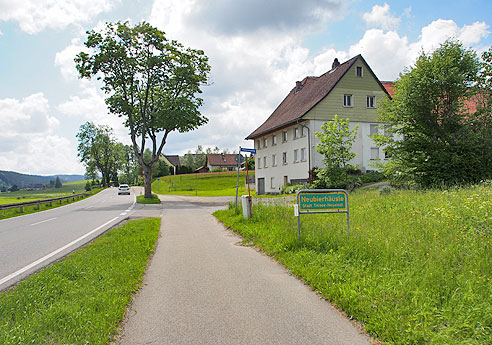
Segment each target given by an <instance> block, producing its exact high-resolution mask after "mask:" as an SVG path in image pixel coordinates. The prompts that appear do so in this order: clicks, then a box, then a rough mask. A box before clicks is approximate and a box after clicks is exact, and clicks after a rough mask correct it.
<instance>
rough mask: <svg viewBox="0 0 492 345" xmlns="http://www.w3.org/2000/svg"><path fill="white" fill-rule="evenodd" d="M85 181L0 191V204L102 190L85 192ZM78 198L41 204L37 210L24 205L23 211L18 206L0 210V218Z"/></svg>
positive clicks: (99, 189)
mask: <svg viewBox="0 0 492 345" xmlns="http://www.w3.org/2000/svg"><path fill="white" fill-rule="evenodd" d="M86 183H87V181H76V182H68V183H65V184H63V186H62V187H61V188H48V189H44V190H40V191H27V190H19V191H16V192H12V193H1V194H0V205H5V204H15V203H21V202H27V201H35V200H42V199H50V198H59V197H64V196H69V195H72V194H73V191H74V192H75V194H79V193H88V194H90V195H94V194H97V193H99V192H100V191H101V190H102V188H95V189H93V190H91V191H89V192H86V191H85V184H86ZM79 200H81V199H80V198H79V199H75V201H74V200H72V199H67V200H63V201H62V202H61V203H60V202H54V203H53V204H52V205H51V206H50V205H48V204H41V205H40V206H39V210H38V209H37V206H26V207H24V212H20V209H19V208H13V209H8V210H0V219H5V218H11V217H16V216H21V215H24V214H29V213H35V212H40V211H45V210H50V209H52V208H56V207H60V206H63V205H66V204H70V203H72V202H76V201H79Z"/></svg>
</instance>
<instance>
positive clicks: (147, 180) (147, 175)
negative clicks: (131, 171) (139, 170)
mask: <svg viewBox="0 0 492 345" xmlns="http://www.w3.org/2000/svg"><path fill="white" fill-rule="evenodd" d="M143 172H144V188H145V193H144V197H145V198H152V168H151V167H148V166H146V165H144V166H143Z"/></svg>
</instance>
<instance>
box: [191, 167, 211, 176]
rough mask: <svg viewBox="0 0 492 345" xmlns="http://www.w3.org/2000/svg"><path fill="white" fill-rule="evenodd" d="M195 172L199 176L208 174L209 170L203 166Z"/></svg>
mask: <svg viewBox="0 0 492 345" xmlns="http://www.w3.org/2000/svg"><path fill="white" fill-rule="evenodd" d="M194 172H195V173H197V174H203V173H207V172H208V168H207V167H204V166H201V167H199V168H198V169H195V171H194Z"/></svg>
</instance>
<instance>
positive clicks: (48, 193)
mask: <svg viewBox="0 0 492 345" xmlns="http://www.w3.org/2000/svg"><path fill="white" fill-rule="evenodd" d="M86 183H87V181H85V180H84V181H75V182H66V183H63V185H62V187H61V188H55V187H53V188H47V189H43V190H18V191H16V192H12V193H0V203H3V202H2V199H3V198H7V199H11V198H14V199H18V200H20V201H17V202H22V201H27V200H22V199H29V198H31V199H32V198H34V199H48V198H56V197H59V196H65V195H69V194H72V191H75V194H78V193H84V192H85V184H86ZM13 202H16V201H13ZM6 203H7V202H6Z"/></svg>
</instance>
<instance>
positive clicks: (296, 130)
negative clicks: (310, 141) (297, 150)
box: [294, 127, 299, 139]
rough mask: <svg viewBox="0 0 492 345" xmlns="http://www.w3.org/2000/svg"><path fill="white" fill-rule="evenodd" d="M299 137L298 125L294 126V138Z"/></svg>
mask: <svg viewBox="0 0 492 345" xmlns="http://www.w3.org/2000/svg"><path fill="white" fill-rule="evenodd" d="M297 138H299V127H296V128H294V139H297Z"/></svg>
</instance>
